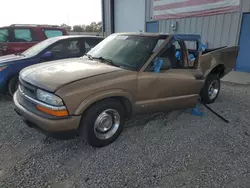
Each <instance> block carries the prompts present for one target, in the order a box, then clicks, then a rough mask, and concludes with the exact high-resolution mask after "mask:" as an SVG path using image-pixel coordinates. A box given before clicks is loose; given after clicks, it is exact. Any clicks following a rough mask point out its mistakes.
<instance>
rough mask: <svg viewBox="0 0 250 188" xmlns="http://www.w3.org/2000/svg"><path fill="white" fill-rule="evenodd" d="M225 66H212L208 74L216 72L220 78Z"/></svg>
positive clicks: (223, 73)
mask: <svg viewBox="0 0 250 188" xmlns="http://www.w3.org/2000/svg"><path fill="white" fill-rule="evenodd" d="M225 70H226V68H225V66H224V65H222V64H220V65H218V66H216V67H214V68H213V70H212V71H211V72H210V74H218V75H219V78H222V77H223V76H224V75H225Z"/></svg>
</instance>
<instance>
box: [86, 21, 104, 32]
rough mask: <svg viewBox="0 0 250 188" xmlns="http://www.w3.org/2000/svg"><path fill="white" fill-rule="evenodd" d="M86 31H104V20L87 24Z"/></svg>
mask: <svg viewBox="0 0 250 188" xmlns="http://www.w3.org/2000/svg"><path fill="white" fill-rule="evenodd" d="M85 31H86V32H101V31H102V22H98V23H96V22H92V23H91V24H90V25H87V26H86V29H85Z"/></svg>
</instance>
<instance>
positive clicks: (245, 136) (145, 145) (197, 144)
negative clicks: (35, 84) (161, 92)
mask: <svg viewBox="0 0 250 188" xmlns="http://www.w3.org/2000/svg"><path fill="white" fill-rule="evenodd" d="M211 107H212V108H213V109H215V110H216V111H218V112H219V113H220V114H222V115H223V116H224V117H226V118H227V119H228V120H230V123H229V124H227V123H224V122H223V121H222V120H220V119H219V118H217V117H216V116H215V115H213V114H212V113H211V112H209V111H207V110H206V109H204V111H205V116H204V117H196V116H192V115H190V114H189V113H186V112H182V113H180V112H175V113H171V114H170V115H169V114H163V113H159V114H153V115H148V116H142V117H137V118H135V119H132V120H130V121H129V122H128V123H127V126H126V129H125V130H124V132H123V134H122V135H121V136H120V137H119V139H118V140H117V141H116V142H115V143H113V144H112V145H109V146H107V147H104V148H101V149H94V148H91V147H89V146H86V145H85V144H84V143H82V142H80V141H79V140H78V139H75V140H69V141H58V140H54V139H51V138H46V137H45V136H44V135H42V134H40V133H38V132H36V131H35V130H33V129H30V128H28V127H26V126H25V124H24V123H22V121H21V119H20V118H19V117H18V116H17V115H16V114H15V113H14V111H13V103H12V102H11V101H6V100H5V99H3V98H2V99H1V102H0V120H1V122H0V129H1V131H0V187H1V188H5V187H10V188H14V187H18V188H20V187H29V188H31V187H32V188H33V187H35V188H36V187H60V188H64V187H65V188H66V187H67V188H68V187H70V188H71V187H105V188H107V187H150V188H152V187H226V188H230V187H249V185H250V122H249V119H250V86H240V85H229V84H223V85H222V91H221V94H220V97H219V99H218V100H217V102H216V103H215V104H212V105H211Z"/></svg>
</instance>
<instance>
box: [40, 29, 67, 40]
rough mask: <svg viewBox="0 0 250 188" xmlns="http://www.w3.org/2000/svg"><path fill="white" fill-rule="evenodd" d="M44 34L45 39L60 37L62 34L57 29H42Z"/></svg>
mask: <svg viewBox="0 0 250 188" xmlns="http://www.w3.org/2000/svg"><path fill="white" fill-rule="evenodd" d="M44 34H45V36H46V38H51V37H58V36H62V35H63V33H62V31H61V30H58V29H44Z"/></svg>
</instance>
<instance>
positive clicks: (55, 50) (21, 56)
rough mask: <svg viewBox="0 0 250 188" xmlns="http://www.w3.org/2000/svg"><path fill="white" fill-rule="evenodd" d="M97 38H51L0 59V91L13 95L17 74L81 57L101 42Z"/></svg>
mask: <svg viewBox="0 0 250 188" xmlns="http://www.w3.org/2000/svg"><path fill="white" fill-rule="evenodd" d="M102 40H103V38H102V37H97V36H84V35H80V36H73V35H71V36H60V37H53V38H50V39H47V40H44V41H42V42H41V43H38V44H36V45H35V46H32V47H31V48H29V49H28V50H26V51H25V52H23V53H17V54H12V55H6V56H2V57H0V91H1V92H2V93H6V92H8V93H9V94H10V95H11V96H12V95H13V94H14V93H15V91H16V89H17V84H18V74H19V72H20V71H21V70H22V69H23V68H25V67H27V66H30V65H34V64H38V63H43V62H47V61H52V60H59V59H67V58H74V57H81V56H83V55H84V54H85V53H87V52H88V51H89V50H90V48H93V47H94V46H95V45H96V44H98V43H99V42H100V41H102Z"/></svg>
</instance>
